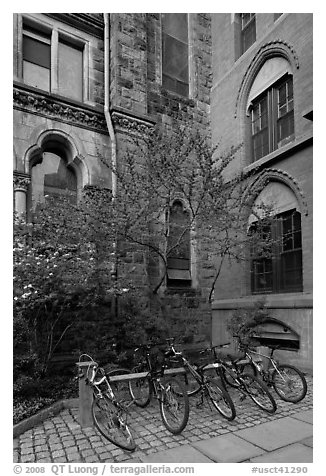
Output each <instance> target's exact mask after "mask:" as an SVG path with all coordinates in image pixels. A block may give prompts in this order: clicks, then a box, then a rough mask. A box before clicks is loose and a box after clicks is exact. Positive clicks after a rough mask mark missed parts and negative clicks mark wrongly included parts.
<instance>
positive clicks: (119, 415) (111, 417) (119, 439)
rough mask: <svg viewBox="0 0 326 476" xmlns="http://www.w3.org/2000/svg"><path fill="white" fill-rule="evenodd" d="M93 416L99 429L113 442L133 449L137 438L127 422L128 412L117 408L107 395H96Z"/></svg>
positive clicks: (126, 448)
mask: <svg viewBox="0 0 326 476" xmlns="http://www.w3.org/2000/svg"><path fill="white" fill-rule="evenodd" d="M92 416H93V420H94V423H95V426H96V428H97V429H98V431H99V432H100V433H101V434H102V435H103V436H104V437H105V438H106V439H108V440H109V441H111V443H113V444H114V445H116V446H119V448H122V449H124V450H128V451H133V450H134V449H135V448H136V444H135V440H134V437H133V435H132V434H131V432H130V429H129V427H128V425H127V422H126V414H124V415H123V410H120V409H118V408H117V406H116V405H115V403H114V402H113V401H112V400H111V399H110V398H109V397H107V396H106V395H103V396H102V397H100V398H99V397H95V398H94V400H93V403H92Z"/></svg>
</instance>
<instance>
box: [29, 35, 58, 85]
mask: <svg viewBox="0 0 326 476" xmlns="http://www.w3.org/2000/svg"><path fill="white" fill-rule="evenodd" d="M23 77H24V81H25V83H27V84H29V85H31V86H34V87H35V88H40V89H44V90H45V91H50V78H51V36H50V34H45V33H42V32H40V31H36V30H34V29H32V28H27V27H26V28H24V34H23Z"/></svg>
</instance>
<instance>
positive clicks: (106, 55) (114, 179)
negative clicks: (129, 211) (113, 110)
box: [104, 13, 117, 199]
mask: <svg viewBox="0 0 326 476" xmlns="http://www.w3.org/2000/svg"><path fill="white" fill-rule="evenodd" d="M109 15H110V14H109V13H104V115H105V120H106V125H107V128H108V131H109V134H110V139H111V160H112V165H113V172H112V196H113V199H115V197H116V193H117V176H116V174H115V173H114V170H115V169H116V166H117V139H116V136H115V132H114V128H113V123H112V119H111V115H110V17H109Z"/></svg>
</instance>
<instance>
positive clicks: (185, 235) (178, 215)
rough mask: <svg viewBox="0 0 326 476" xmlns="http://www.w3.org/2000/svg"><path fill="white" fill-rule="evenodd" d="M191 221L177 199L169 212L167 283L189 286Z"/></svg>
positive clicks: (169, 284) (175, 285)
mask: <svg viewBox="0 0 326 476" xmlns="http://www.w3.org/2000/svg"><path fill="white" fill-rule="evenodd" d="M189 225H190V222H189V214H188V212H187V211H186V210H184V207H183V204H182V202H181V201H180V200H175V201H174V202H173V205H172V207H171V209H170V214H169V237H168V244H167V245H168V246H167V249H168V253H167V285H168V286H173V287H187V286H190V285H191V275H190V227H189Z"/></svg>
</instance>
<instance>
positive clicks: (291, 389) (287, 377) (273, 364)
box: [240, 343, 308, 403]
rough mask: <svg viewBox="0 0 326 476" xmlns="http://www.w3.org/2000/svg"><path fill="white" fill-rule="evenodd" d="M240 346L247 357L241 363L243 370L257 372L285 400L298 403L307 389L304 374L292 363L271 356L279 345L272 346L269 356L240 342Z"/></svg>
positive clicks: (255, 373)
mask: <svg viewBox="0 0 326 476" xmlns="http://www.w3.org/2000/svg"><path fill="white" fill-rule="evenodd" d="M240 348H242V349H243V351H244V352H245V356H246V359H247V362H245V363H244V365H243V371H246V372H248V371H251V372H252V373H253V374H254V375H256V376H257V374H258V375H259V376H260V377H261V378H262V380H263V381H264V382H265V383H266V384H267V385H268V386H269V387H273V388H274V390H275V392H276V393H277V395H278V396H279V397H280V398H281V399H282V400H284V401H285V402H291V403H298V402H300V401H301V400H303V399H304V397H305V396H306V394H307V390H308V387H307V381H306V379H305V376H304V374H303V373H302V372H301V371H300V370H299V369H297V368H296V367H295V366H294V365H288V364H280V363H279V362H278V361H277V360H276V359H275V358H274V357H273V354H274V352H275V350H277V349H278V348H279V346H276V347H272V348H271V354H270V355H269V356H268V355H265V354H262V353H260V352H258V351H257V350H256V349H254V348H251V347H249V346H248V345H244V344H241V343H240ZM253 355H257V356H259V357H260V358H262V359H264V360H265V362H266V364H267V365H266V366H264V364H263V363H262V361H261V360H260V361H257V360H255V359H254V357H253ZM264 367H266V368H264Z"/></svg>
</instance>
